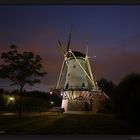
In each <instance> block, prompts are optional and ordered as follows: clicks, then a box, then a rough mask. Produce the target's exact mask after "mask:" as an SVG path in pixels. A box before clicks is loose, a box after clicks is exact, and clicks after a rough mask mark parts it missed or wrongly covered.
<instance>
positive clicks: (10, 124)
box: [0, 113, 140, 135]
mask: <svg viewBox="0 0 140 140" xmlns="http://www.w3.org/2000/svg"><path fill="white" fill-rule="evenodd" d="M0 131H1V132H3V131H5V132H6V133H5V134H13V135H20V134H41V135H42V134H43V135H49V134H58V135H59V134H70V135H78V134H80V135H81V134H83V135H86V134H88V135H89V134H91V135H105V134H107V135H112V134H115V135H120V134H123V135H125V134H128V135H131V134H140V128H138V127H136V126H134V125H133V124H131V123H128V122H125V121H122V120H117V119H115V118H114V117H113V116H112V115H108V114H69V115H66V114H57V113H50V114H49V113H47V114H44V115H40V116H30V117H29V116H26V117H23V119H22V120H20V119H18V118H16V117H5V118H0Z"/></svg>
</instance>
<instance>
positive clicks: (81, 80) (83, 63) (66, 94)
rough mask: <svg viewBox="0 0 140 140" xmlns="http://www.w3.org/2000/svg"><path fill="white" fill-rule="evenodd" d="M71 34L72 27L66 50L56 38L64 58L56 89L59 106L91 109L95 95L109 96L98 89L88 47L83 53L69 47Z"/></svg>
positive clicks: (70, 108) (66, 109)
mask: <svg viewBox="0 0 140 140" xmlns="http://www.w3.org/2000/svg"><path fill="white" fill-rule="evenodd" d="M71 34H72V28H71V30H70V34H69V39H68V43H67V48H66V50H65V49H64V48H63V46H62V44H61V42H60V40H58V46H59V48H60V49H61V51H62V53H63V56H64V60H63V63H62V67H61V71H60V74H59V78H58V82H57V85H56V89H59V90H60V91H61V95H62V104H61V107H62V108H64V109H65V112H70V111H76V112H77V111H92V110H93V107H92V105H93V101H94V98H95V97H96V96H97V95H101V94H102V95H104V96H105V97H106V98H109V97H108V96H107V95H106V94H105V93H103V92H102V91H101V90H99V89H98V85H97V82H96V80H95V78H94V76H93V73H92V69H91V65H90V61H89V57H88V49H87V51H86V53H85V54H84V53H81V52H79V51H73V50H71V49H70V42H71Z"/></svg>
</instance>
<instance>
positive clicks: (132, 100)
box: [113, 73, 140, 124]
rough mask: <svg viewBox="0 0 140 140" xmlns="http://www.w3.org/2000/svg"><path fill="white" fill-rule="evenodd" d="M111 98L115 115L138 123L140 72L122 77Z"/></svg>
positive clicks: (139, 111) (139, 122)
mask: <svg viewBox="0 0 140 140" xmlns="http://www.w3.org/2000/svg"><path fill="white" fill-rule="evenodd" d="M113 100H114V104H113V108H114V114H115V116H116V117H119V118H123V119H128V120H131V121H134V122H136V123H138V124H140V119H139V118H140V108H139V106H140V74H136V73H134V74H129V75H127V76H126V77H124V78H123V79H122V80H121V81H120V83H119V84H118V86H117V87H116V89H115V93H114V95H113Z"/></svg>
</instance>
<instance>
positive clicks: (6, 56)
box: [0, 45, 46, 118]
mask: <svg viewBox="0 0 140 140" xmlns="http://www.w3.org/2000/svg"><path fill="white" fill-rule="evenodd" d="M17 49H18V48H17V46H15V45H11V46H10V51H8V52H3V53H2V54H1V59H3V61H4V64H1V65H0V78H7V79H10V81H11V84H10V85H16V86H18V88H19V91H20V109H19V117H20V118H21V117H22V93H23V88H24V87H25V85H26V84H28V85H31V86H32V85H34V84H36V83H39V82H40V79H39V78H38V77H42V76H44V75H45V74H46V72H42V70H41V68H42V64H41V60H42V58H41V57H40V56H39V55H35V54H34V53H33V52H22V53H20V52H18V50H17Z"/></svg>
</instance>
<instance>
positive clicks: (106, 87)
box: [97, 78, 115, 97]
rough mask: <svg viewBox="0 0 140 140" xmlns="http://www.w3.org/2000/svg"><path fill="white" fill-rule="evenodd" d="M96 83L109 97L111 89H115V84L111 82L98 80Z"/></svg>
mask: <svg viewBox="0 0 140 140" xmlns="http://www.w3.org/2000/svg"><path fill="white" fill-rule="evenodd" d="M97 83H98V86H99V87H100V88H101V90H102V91H103V92H104V93H106V94H107V95H108V96H109V97H110V96H111V95H112V93H113V89H114V88H115V84H114V83H113V82H112V81H108V80H107V79H105V78H102V79H100V80H98V81H97Z"/></svg>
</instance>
